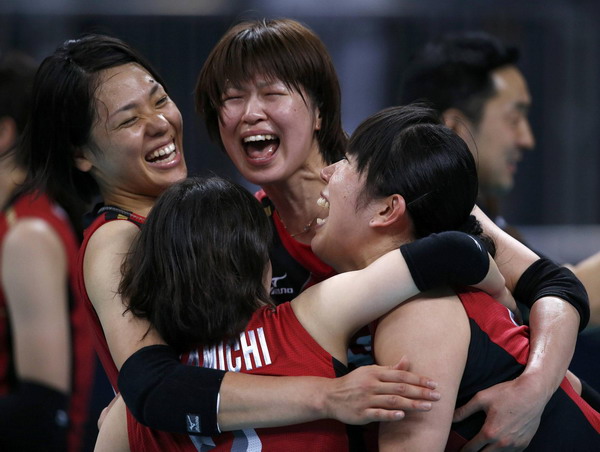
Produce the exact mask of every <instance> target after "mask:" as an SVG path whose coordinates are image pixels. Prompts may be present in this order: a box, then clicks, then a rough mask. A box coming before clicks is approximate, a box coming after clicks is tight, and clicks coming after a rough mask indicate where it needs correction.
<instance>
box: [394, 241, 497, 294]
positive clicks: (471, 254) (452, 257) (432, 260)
mask: <svg viewBox="0 0 600 452" xmlns="http://www.w3.org/2000/svg"><path fill="white" fill-rule="evenodd" d="M400 251H401V252H402V255H403V256H404V259H405V260H406V263H407V265H408V268H409V270H410V273H411V274H412V277H413V279H414V280H415V284H416V285H417V287H418V288H419V290H421V291H422V292H423V291H426V290H429V289H433V288H435V287H440V286H444V285H451V286H470V285H473V284H477V283H478V282H480V281H481V280H482V279H483V278H485V276H486V274H487V272H488V270H489V267H490V261H489V255H488V252H487V249H486V247H485V246H484V245H483V243H482V242H481V241H480V240H479V239H478V238H476V237H474V236H472V235H469V234H465V233H464V232H458V231H446V232H441V233H439V234H431V235H429V236H427V237H424V238H422V239H419V240H415V241H414V242H411V243H407V244H405V245H402V246H401V247H400Z"/></svg>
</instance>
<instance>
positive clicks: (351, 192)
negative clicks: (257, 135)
mask: <svg viewBox="0 0 600 452" xmlns="http://www.w3.org/2000/svg"><path fill="white" fill-rule="evenodd" d="M321 177H322V179H323V180H324V181H325V182H326V183H327V186H326V187H325V188H324V189H323V191H322V192H321V198H320V199H319V205H322V206H323V207H326V208H328V209H329V214H328V216H327V218H323V219H319V220H318V225H317V227H316V231H315V236H314V238H313V239H312V242H311V247H312V250H313V251H314V252H315V254H316V255H317V256H319V258H321V259H322V260H323V261H324V262H327V263H328V264H329V265H331V266H333V267H334V268H335V269H336V270H338V271H346V270H354V269H356V268H359V267H358V266H357V265H358V264H357V263H356V258H357V257H359V256H360V250H361V249H362V246H363V245H364V243H365V238H366V237H367V235H366V234H368V232H369V229H370V228H369V222H370V219H371V218H372V217H373V214H374V209H375V208H376V205H375V204H374V203H372V202H368V201H367V200H363V199H361V193H362V190H363V188H364V182H365V180H364V179H365V176H364V175H361V174H359V173H358V171H357V170H356V165H355V164H354V161H353V159H352V157H348V158H345V159H342V160H340V161H339V162H337V163H334V164H333V165H329V166H327V167H326V168H324V169H323V170H322V171H321Z"/></svg>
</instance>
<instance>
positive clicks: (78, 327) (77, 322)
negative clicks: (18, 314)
mask: <svg viewBox="0 0 600 452" xmlns="http://www.w3.org/2000/svg"><path fill="white" fill-rule="evenodd" d="M26 217H31V218H39V219H42V220H44V221H45V222H46V223H47V224H49V225H50V226H51V227H52V229H53V230H54V231H55V232H56V234H57V235H58V236H59V238H60V240H61V242H62V245H63V247H64V250H65V253H66V255H67V261H68V271H69V294H70V297H69V298H70V300H69V302H70V303H69V308H70V319H69V320H70V327H71V348H72V371H71V374H72V377H71V378H72V380H71V394H70V398H69V433H68V440H67V441H68V445H69V450H70V451H77V450H80V449H81V447H82V440H83V435H84V428H85V424H86V422H87V415H88V405H89V401H90V396H91V389H92V383H93V377H94V364H95V361H94V354H93V346H92V340H91V337H90V335H89V333H88V328H87V326H88V324H87V321H86V318H85V317H86V316H85V312H84V307H83V300H82V299H81V298H80V297H77V296H73V295H74V294H76V293H77V291H76V290H75V287H76V282H75V281H76V279H75V274H76V261H77V249H78V242H77V238H76V236H75V233H74V231H73V229H72V227H71V224H70V222H69V219H68V217H67V214H66V213H65V211H64V210H63V209H62V208H61V207H59V206H58V205H56V204H54V203H52V202H51V201H50V199H49V198H48V197H47V196H45V195H43V194H40V195H24V196H21V197H19V198H18V199H17V200H16V201H15V202H14V203H13V205H12V206H10V207H9V208H8V209H7V210H6V211H5V212H3V214H2V215H0V244H1V243H3V242H4V238H5V236H6V234H7V232H8V230H9V229H10V227H11V225H12V224H14V223H15V222H16V221H17V220H18V219H22V218H26ZM7 309H9V307H7V305H6V298H5V295H4V291H3V290H1V287H0V395H1V394H7V393H9V392H10V391H11V388H12V386H13V385H14V384H15V383H16V379H15V375H14V362H13V356H12V348H11V338H10V325H9V321H8V317H7V313H6V310H7Z"/></svg>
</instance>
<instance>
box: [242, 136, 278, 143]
mask: <svg viewBox="0 0 600 452" xmlns="http://www.w3.org/2000/svg"><path fill="white" fill-rule="evenodd" d="M276 139H277V137H276V136H275V135H252V136H251V137H246V138H244V140H243V141H244V143H250V142H252V141H266V140H276Z"/></svg>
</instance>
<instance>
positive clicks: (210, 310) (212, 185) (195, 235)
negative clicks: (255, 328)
mask: <svg viewBox="0 0 600 452" xmlns="http://www.w3.org/2000/svg"><path fill="white" fill-rule="evenodd" d="M270 241H271V227H270V224H269V222H268V218H267V216H266V215H265V214H264V211H263V209H262V207H261V206H260V204H259V202H258V201H257V200H256V199H255V198H254V197H253V196H252V195H251V194H250V192H248V191H247V190H246V189H245V188H243V187H241V186H240V185H237V184H235V183H233V182H229V181H227V180H225V179H222V178H219V177H210V178H200V177H193V178H188V179H185V180H183V181H181V182H179V183H176V184H174V185H173V186H171V187H169V188H168V189H167V190H166V191H165V192H163V193H162V194H161V195H160V196H159V198H158V200H157V202H156V204H155V205H154V207H153V208H152V210H151V212H150V215H149V216H148V219H147V221H146V223H145V225H144V227H143V228H142V231H141V233H140V234H139V236H138V238H137V239H136V241H135V242H134V244H133V245H132V248H131V251H130V254H129V255H128V256H127V258H126V259H125V262H124V264H123V279H122V281H121V284H120V288H119V291H120V293H121V294H122V295H123V299H124V300H128V302H127V303H128V309H129V310H130V311H131V312H132V313H133V314H134V315H136V316H138V317H142V318H146V319H148V321H149V322H150V324H151V325H152V326H153V327H154V328H155V329H156V330H157V331H158V333H160V335H161V336H162V338H163V339H164V340H165V341H166V342H167V343H168V344H169V345H171V346H172V347H174V348H175V349H177V350H178V351H183V350H189V349H191V348H193V347H197V346H199V345H207V346H210V345H215V344H217V343H218V342H220V341H222V340H227V339H232V338H234V337H236V336H237V335H238V334H239V333H240V332H241V331H242V330H243V329H244V328H245V326H246V325H247V323H248V320H249V319H250V317H251V315H252V313H253V312H254V311H255V310H256V309H257V308H259V307H260V306H261V305H263V304H265V303H270V298H269V295H268V291H267V289H266V288H265V287H264V285H263V281H264V275H265V269H266V268H267V267H266V266H267V265H268V264H269V244H270Z"/></svg>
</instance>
